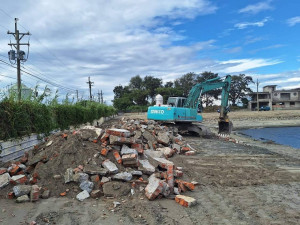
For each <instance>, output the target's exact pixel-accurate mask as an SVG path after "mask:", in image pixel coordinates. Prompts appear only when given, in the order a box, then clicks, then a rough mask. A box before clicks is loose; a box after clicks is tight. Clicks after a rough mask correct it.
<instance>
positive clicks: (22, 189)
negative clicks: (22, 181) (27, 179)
mask: <svg viewBox="0 0 300 225" xmlns="http://www.w3.org/2000/svg"><path fill="white" fill-rule="evenodd" d="M30 191H31V186H30V185H18V186H14V187H13V192H14V194H15V196H16V197H20V196H22V195H28V194H29V193H30Z"/></svg>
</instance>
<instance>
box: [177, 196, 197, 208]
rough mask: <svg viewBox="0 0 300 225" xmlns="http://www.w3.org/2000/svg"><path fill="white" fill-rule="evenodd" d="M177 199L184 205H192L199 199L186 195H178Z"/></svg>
mask: <svg viewBox="0 0 300 225" xmlns="http://www.w3.org/2000/svg"><path fill="white" fill-rule="evenodd" d="M175 201H176V202H177V203H179V204H180V205H182V206H184V207H192V206H194V205H196V204H197V200H196V199H194V198H192V197H188V196H185V195H176V197H175Z"/></svg>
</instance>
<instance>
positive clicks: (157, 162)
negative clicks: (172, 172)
mask: <svg viewBox="0 0 300 225" xmlns="http://www.w3.org/2000/svg"><path fill="white" fill-rule="evenodd" d="M148 160H149V162H150V163H151V164H152V165H153V166H154V167H158V166H160V167H161V168H164V169H167V167H168V165H172V166H173V165H174V163H173V162H171V161H169V160H167V159H165V158H156V157H154V158H151V157H149V158H148Z"/></svg>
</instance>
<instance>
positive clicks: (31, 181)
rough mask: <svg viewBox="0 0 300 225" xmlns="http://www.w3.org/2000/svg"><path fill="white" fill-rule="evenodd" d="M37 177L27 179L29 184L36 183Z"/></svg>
mask: <svg viewBox="0 0 300 225" xmlns="http://www.w3.org/2000/svg"><path fill="white" fill-rule="evenodd" d="M37 181H38V180H37V178H35V177H31V178H30V179H29V183H30V184H36V183H37Z"/></svg>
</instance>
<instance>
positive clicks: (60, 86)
mask: <svg viewBox="0 0 300 225" xmlns="http://www.w3.org/2000/svg"><path fill="white" fill-rule="evenodd" d="M0 62H2V63H3V64H6V65H8V66H11V67H13V68H15V69H16V67H15V66H13V65H11V64H9V63H7V62H5V61H3V60H1V59H0ZM20 70H21V71H22V72H23V73H24V75H29V76H32V77H34V78H36V79H38V80H41V81H43V82H45V83H47V84H50V85H52V86H55V87H58V88H60V89H64V90H67V91H71V92H76V91H77V90H75V89H71V88H68V87H65V86H63V85H60V84H56V83H54V82H52V81H50V80H48V79H46V78H41V77H38V76H37V75H35V74H32V73H30V72H28V71H26V70H24V69H20Z"/></svg>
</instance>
